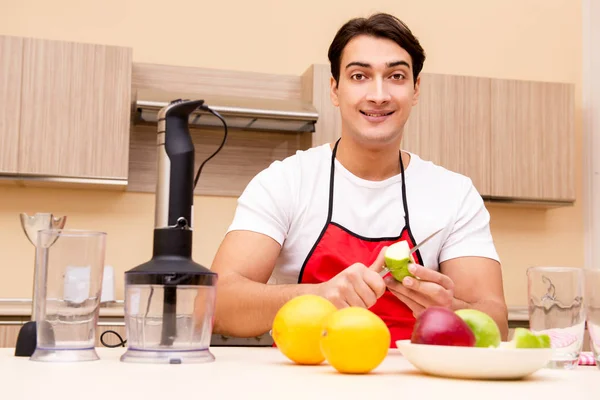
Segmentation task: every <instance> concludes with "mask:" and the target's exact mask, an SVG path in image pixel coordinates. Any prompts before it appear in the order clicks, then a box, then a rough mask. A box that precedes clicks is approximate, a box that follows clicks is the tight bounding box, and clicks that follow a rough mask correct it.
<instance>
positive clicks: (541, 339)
mask: <svg viewBox="0 0 600 400" xmlns="http://www.w3.org/2000/svg"><path fill="white" fill-rule="evenodd" d="M511 342H512V344H513V345H514V347H516V348H517V349H548V348H550V336H548V335H546V334H545V333H542V334H538V335H536V334H535V333H533V332H531V331H530V330H529V329H526V328H515V333H514V335H513V339H512V340H511Z"/></svg>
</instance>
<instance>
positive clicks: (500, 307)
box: [452, 298, 508, 341]
mask: <svg viewBox="0 0 600 400" xmlns="http://www.w3.org/2000/svg"><path fill="white" fill-rule="evenodd" d="M452 308H453V309H454V310H459V309H462V308H473V309H475V310H479V311H483V312H484V313H486V314H487V315H489V316H490V317H492V319H493V320H494V321H496V324H497V325H498V328H499V329H500V336H501V337H502V340H503V341H505V340H507V339H508V315H507V310H506V306H505V305H504V304H503V303H502V302H499V301H495V300H483V301H478V302H474V303H467V302H466V301H463V300H460V299H456V298H455V299H454V302H453V304H452Z"/></svg>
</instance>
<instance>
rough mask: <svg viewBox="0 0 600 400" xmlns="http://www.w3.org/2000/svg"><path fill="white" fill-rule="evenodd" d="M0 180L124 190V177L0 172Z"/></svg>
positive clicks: (57, 186)
mask: <svg viewBox="0 0 600 400" xmlns="http://www.w3.org/2000/svg"><path fill="white" fill-rule="evenodd" d="M0 182H4V183H7V182H10V183H14V184H16V186H20V187H52V188H71V189H106V190H119V191H125V190H126V189H127V185H128V180H127V179H126V178H87V177H66V176H52V175H34V174H18V173H17V174H8V173H3V174H0Z"/></svg>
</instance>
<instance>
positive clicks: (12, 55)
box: [0, 36, 23, 173]
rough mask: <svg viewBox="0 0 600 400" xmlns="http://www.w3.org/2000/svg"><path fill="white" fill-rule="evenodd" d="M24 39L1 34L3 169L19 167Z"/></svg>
mask: <svg viewBox="0 0 600 400" xmlns="http://www.w3.org/2000/svg"><path fill="white" fill-rule="evenodd" d="M22 68H23V39H22V38H18V37H10V36H0V104H1V106H0V173H2V172H3V173H16V172H17V170H18V161H17V160H18V149H19V114H20V111H21V70H22Z"/></svg>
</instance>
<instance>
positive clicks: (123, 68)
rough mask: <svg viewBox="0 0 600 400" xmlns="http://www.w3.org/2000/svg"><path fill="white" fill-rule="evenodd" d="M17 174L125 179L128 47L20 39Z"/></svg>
mask: <svg viewBox="0 0 600 400" xmlns="http://www.w3.org/2000/svg"><path fill="white" fill-rule="evenodd" d="M23 52H24V54H23V85H22V96H21V97H22V98H21V118H20V120H21V129H20V139H19V173H23V174H39V175H51V176H67V177H76V178H108V179H126V178H127V171H128V162H129V159H128V149H129V120H130V115H131V114H130V110H131V106H130V98H131V68H132V51H131V49H129V48H123V47H116V46H104V45H94V44H81V43H71V42H61V41H50V40H38V39H25V41H24V48H23Z"/></svg>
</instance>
